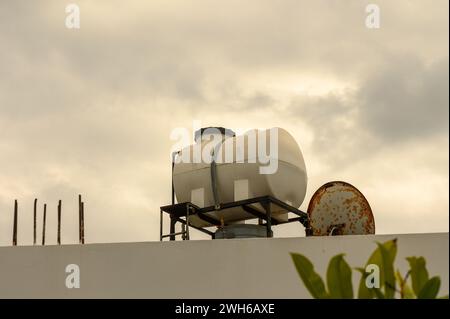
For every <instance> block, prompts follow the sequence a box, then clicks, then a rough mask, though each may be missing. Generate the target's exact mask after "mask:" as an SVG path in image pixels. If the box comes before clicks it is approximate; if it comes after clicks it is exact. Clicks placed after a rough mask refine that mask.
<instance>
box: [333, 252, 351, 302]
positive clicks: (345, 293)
mask: <svg viewBox="0 0 450 319" xmlns="http://www.w3.org/2000/svg"><path fill="white" fill-rule="evenodd" d="M327 286H328V291H329V294H330V297H331V298H333V299H353V284H352V269H351V268H350V266H349V265H348V264H347V262H346V261H345V260H344V254H340V255H336V256H334V257H333V258H332V259H331V260H330V263H329V265H328V270H327Z"/></svg>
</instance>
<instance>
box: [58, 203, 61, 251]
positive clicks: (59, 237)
mask: <svg viewBox="0 0 450 319" xmlns="http://www.w3.org/2000/svg"><path fill="white" fill-rule="evenodd" d="M61 206H62V203H61V200H60V201H59V202H58V236H57V242H58V245H61Z"/></svg>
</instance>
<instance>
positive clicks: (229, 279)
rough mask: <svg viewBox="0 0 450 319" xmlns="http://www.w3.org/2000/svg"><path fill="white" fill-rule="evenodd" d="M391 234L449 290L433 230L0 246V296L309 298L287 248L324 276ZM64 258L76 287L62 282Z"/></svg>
mask: <svg viewBox="0 0 450 319" xmlns="http://www.w3.org/2000/svg"><path fill="white" fill-rule="evenodd" d="M392 238H397V239H398V254H397V258H396V266H397V267H398V268H399V269H400V270H401V271H403V272H405V271H406V269H407V266H408V264H407V262H406V260H405V258H406V257H408V256H424V257H425V258H426V260H427V266H428V271H429V273H430V276H434V275H439V276H440V277H441V280H442V285H441V291H440V295H443V294H448V286H449V285H448V282H449V276H448V273H449V264H448V263H449V255H448V254H449V247H448V245H449V238H448V233H435V234H403V235H370V236H336V237H310V238H272V239H233V240H203V241H176V242H144V243H114V244H87V245H62V246H45V247H42V246H34V247H30V246H23V247H1V248H0V298H310V295H309V293H308V292H307V290H306V288H305V287H304V285H303V283H302V281H301V280H300V278H299V276H298V275H297V272H296V270H295V268H294V265H293V263H292V260H291V257H290V255H289V253H290V252H298V253H301V254H303V255H305V256H307V257H308V258H309V259H310V260H311V261H312V262H313V264H314V265H315V267H316V270H317V272H318V273H319V274H321V275H322V277H325V273H326V267H327V265H328V261H329V260H330V258H331V257H332V256H334V255H336V254H339V253H345V256H346V257H345V258H346V260H347V261H348V263H349V264H350V265H351V266H352V267H357V266H363V265H364V264H365V262H366V260H367V259H368V257H369V255H370V254H371V253H372V251H373V250H374V249H375V248H376V244H375V242H376V241H379V242H384V241H387V240H389V239H392ZM70 264H75V265H77V266H78V267H79V270H80V274H79V275H80V277H79V278H80V287H79V288H67V286H66V280H67V277H68V276H69V274H68V273H66V267H67V265H70ZM353 280H354V282H355V286H356V284H357V283H358V281H359V274H357V273H356V272H355V273H354V275H353ZM69 286H70V285H69Z"/></svg>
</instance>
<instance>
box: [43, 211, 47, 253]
mask: <svg viewBox="0 0 450 319" xmlns="http://www.w3.org/2000/svg"><path fill="white" fill-rule="evenodd" d="M46 219H47V204H44V216H43V219H42V246H44V245H45V221H46Z"/></svg>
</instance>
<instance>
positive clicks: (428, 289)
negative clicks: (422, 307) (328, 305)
mask: <svg viewBox="0 0 450 319" xmlns="http://www.w3.org/2000/svg"><path fill="white" fill-rule="evenodd" d="M396 255H397V240H396V239H394V240H389V241H387V242H385V243H378V242H377V248H376V249H375V251H374V252H373V253H372V254H371V255H370V257H369V259H368V261H367V263H366V265H365V267H364V268H362V267H356V268H355V270H357V271H358V272H359V273H361V279H360V282H359V287H358V296H357V297H358V298H359V299H372V298H377V299H385V298H386V299H392V298H395V297H396V295H397V294H398V295H399V297H400V298H401V299H415V298H418V299H436V298H438V297H437V296H438V293H439V289H440V286H441V279H440V277H438V276H435V277H432V278H431V279H429V275H428V270H427V268H426V260H425V258H423V257H408V258H406V259H407V261H408V263H409V266H410V269H409V271H408V272H407V273H406V275H405V276H402V274H401V273H400V271H399V270H397V271H395V270H394V262H395V257H396ZM291 257H292V260H293V261H294V265H295V267H296V269H297V272H298V274H299V275H300V278H301V279H302V281H303V283H304V284H305V286H306V288H307V289H308V291H309V293H310V294H311V296H312V297H313V298H316V299H324V298H334V299H353V298H354V295H353V284H352V268H350V266H349V265H348V263H347V262H346V261H345V259H344V254H339V255H336V256H334V257H333V258H331V260H330V262H329V264H328V269H327V274H326V283H327V287H325V284H324V281H323V280H322V278H321V277H320V275H319V274H318V273H317V272H315V270H314V265H313V264H312V263H311V261H310V260H309V259H308V258H307V257H305V256H303V255H301V254H298V253H291ZM369 265H376V266H378V269H379V287H373V288H369V287H368V285H367V283H366V280H370V279H371V278H369V276H372V277H373V276H374V275H376V274H370V273H369V272H367V271H366V269H368V268H367V266H369ZM408 279H410V280H409V281H410V282H411V285H410V284H409V282H408ZM411 287H412V288H411ZM444 298H445V299H448V296H444V297H440V298H439V299H444Z"/></svg>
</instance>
